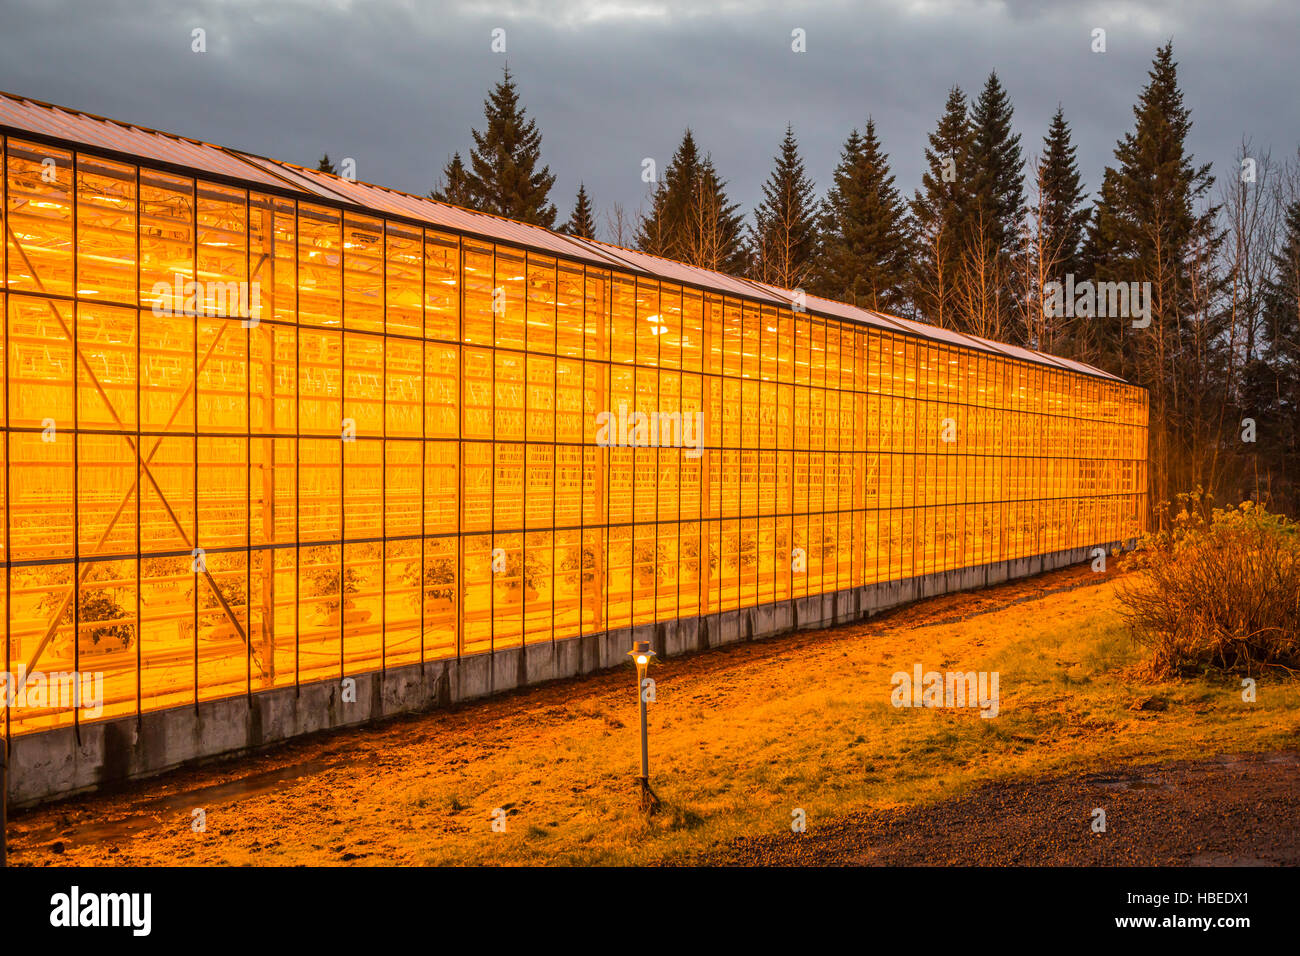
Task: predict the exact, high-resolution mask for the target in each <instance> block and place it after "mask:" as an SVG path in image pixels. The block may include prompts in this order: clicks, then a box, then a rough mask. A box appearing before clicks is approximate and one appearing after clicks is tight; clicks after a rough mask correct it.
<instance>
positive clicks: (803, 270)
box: [750, 124, 817, 289]
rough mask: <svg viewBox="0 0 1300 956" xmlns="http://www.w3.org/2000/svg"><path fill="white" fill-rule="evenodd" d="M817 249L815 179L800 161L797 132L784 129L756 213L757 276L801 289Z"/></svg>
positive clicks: (752, 235)
mask: <svg viewBox="0 0 1300 956" xmlns="http://www.w3.org/2000/svg"><path fill="white" fill-rule="evenodd" d="M816 245H817V208H816V205H815V202H814V198H813V184H812V180H810V179H809V178H808V175H807V173H806V172H805V170H804V164H803V159H802V158H801V157H800V156H799V143H798V141H797V140H796V139H795V136H794V127H793V126H792V125H790V124H786V127H785V138H784V139H783V140H782V141H781V151H780V153H779V154H778V155H777V156H776V158H775V166H774V167H773V169H772V174H771V175H770V176H769V177H768V179H767V182H765V183H764V184H763V201H762V202H761V203H759V205H758V208H756V209H755V210H754V223H753V225H752V226H751V228H750V247H751V250H752V252H753V255H754V261H753V263H752V266H751V268H752V272H753V277H754V278H756V279H758V280H760V281H762V282H770V283H772V284H773V285H777V286H780V287H781V288H783V289H794V288H798V287H801V286H802V285H803V283H804V279H805V277H806V276H807V274H808V270H809V267H810V265H811V262H812V257H813V253H814V252H815V251H816Z"/></svg>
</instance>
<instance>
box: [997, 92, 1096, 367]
mask: <svg viewBox="0 0 1300 956" xmlns="http://www.w3.org/2000/svg"><path fill="white" fill-rule="evenodd" d="M1075 156H1076V153H1075V148H1074V144H1073V142H1072V141H1071V137H1070V126H1069V124H1068V123H1067V122H1066V121H1065V111H1064V110H1063V109H1062V108H1061V107H1060V106H1059V105H1058V106H1057V108H1056V113H1055V114H1054V115H1053V117H1052V122H1051V124H1050V125H1049V127H1048V131H1047V135H1046V136H1044V137H1043V152H1042V154H1041V155H1040V156H1038V157H1037V159H1036V160H1035V161H1034V163H1033V166H1032V170H1031V172H1032V176H1031V189H1032V192H1031V197H1030V202H1029V207H1030V208H1029V216H1028V219H1027V221H1026V223H1025V226H1024V242H1023V244H1022V249H1021V252H1020V256H1019V259H1018V265H1019V269H1018V271H1017V273H1016V274H1017V275H1018V276H1019V278H1020V281H1019V282H1018V283H1017V288H1016V292H1017V293H1018V295H1019V297H1020V299H1021V303H1022V307H1023V309H1024V322H1023V328H1022V330H1021V337H1022V339H1023V341H1024V344H1026V345H1028V346H1029V347H1030V348H1035V349H1040V350H1042V351H1046V352H1053V353H1057V354H1062V353H1068V354H1070V355H1071V356H1073V357H1074V358H1077V359H1080V360H1082V361H1084V362H1090V363H1091V362H1092V361H1093V360H1094V358H1095V356H1094V355H1093V352H1094V350H1095V346H1094V340H1093V336H1092V333H1093V329H1092V326H1091V324H1090V323H1089V322H1088V321H1087V320H1083V321H1080V320H1078V319H1076V318H1073V317H1069V316H1066V315H1063V314H1056V312H1057V311H1059V310H1048V309H1045V307H1044V303H1045V290H1046V288H1047V287H1048V285H1049V284H1050V283H1062V284H1064V283H1066V281H1067V279H1066V277H1067V276H1073V277H1074V279H1073V281H1074V282H1075V283H1078V282H1082V281H1084V279H1085V276H1083V275H1082V273H1081V255H1080V243H1081V241H1082V239H1083V234H1084V230H1085V229H1086V228H1087V223H1088V215H1089V212H1088V208H1087V207H1086V206H1085V205H1084V201H1083V200H1084V193H1083V185H1082V182H1081V180H1080V178H1079V166H1078V162H1077V161H1076V158H1075ZM1071 287H1073V286H1071Z"/></svg>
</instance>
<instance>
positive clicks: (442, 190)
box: [429, 153, 474, 209]
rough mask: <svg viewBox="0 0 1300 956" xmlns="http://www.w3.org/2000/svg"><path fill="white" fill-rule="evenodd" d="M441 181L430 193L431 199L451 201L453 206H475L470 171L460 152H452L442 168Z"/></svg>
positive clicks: (469, 207)
mask: <svg viewBox="0 0 1300 956" xmlns="http://www.w3.org/2000/svg"><path fill="white" fill-rule="evenodd" d="M441 180H442V181H441V182H440V183H439V184H438V185H437V186H435V187H434V188H433V190H432V191H431V192H430V193H429V198H430V199H436V200H438V201H439V202H447V203H451V204H452V205H453V206H464V207H465V208H467V209H473V208H474V197H473V195H472V194H471V193H470V188H469V172H468V171H467V170H466V169H465V164H464V162H462V161H461V158H460V153H454V154H452V157H451V159H450V160H448V162H447V165H446V166H444V167H443V168H442V177H441Z"/></svg>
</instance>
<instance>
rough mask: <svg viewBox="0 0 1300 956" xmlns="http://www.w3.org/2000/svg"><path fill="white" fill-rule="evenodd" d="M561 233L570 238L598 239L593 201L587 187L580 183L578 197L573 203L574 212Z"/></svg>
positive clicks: (562, 227) (561, 228) (561, 229)
mask: <svg viewBox="0 0 1300 956" xmlns="http://www.w3.org/2000/svg"><path fill="white" fill-rule="evenodd" d="M560 231H561V232H563V233H567V234H568V235H570V236H577V237H578V238H579V239H595V238H596V218H595V213H594V211H593V209H592V206H591V199H590V198H589V197H588V196H587V187H586V186H585V185H584V184H583V183H578V196H577V198H576V199H575V200H574V203H573V212H572V213H571V214H570V215H569V221H568V222H566V223H565V224H564V225H563V226H561V227H560Z"/></svg>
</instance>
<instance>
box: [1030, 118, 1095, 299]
mask: <svg viewBox="0 0 1300 956" xmlns="http://www.w3.org/2000/svg"><path fill="white" fill-rule="evenodd" d="M1041 166H1042V175H1041V182H1042V191H1043V198H1042V207H1043V211H1044V222H1043V228H1044V231H1045V232H1046V234H1047V243H1048V245H1049V246H1050V248H1051V249H1052V250H1053V251H1054V253H1055V256H1056V259H1057V267H1058V269H1059V270H1060V272H1061V273H1062V275H1064V274H1065V273H1067V272H1069V273H1076V272H1077V271H1078V270H1079V264H1080V263H1079V251H1080V250H1079V247H1080V244H1081V243H1082V242H1083V235H1084V230H1085V229H1086V228H1087V225H1088V215H1089V210H1088V208H1087V206H1086V205H1085V204H1084V199H1085V193H1084V190H1083V181H1082V180H1081V179H1080V178H1079V163H1078V159H1077V152H1076V150H1075V146H1074V143H1073V140H1072V138H1071V135H1070V124H1069V123H1067V122H1066V121H1065V110H1064V109H1062V108H1061V107H1060V106H1059V105H1058V106H1057V107H1056V113H1055V114H1053V116H1052V122H1051V125H1050V126H1049V127H1048V129H1047V135H1046V136H1044V137H1043V155H1042V161H1041Z"/></svg>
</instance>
